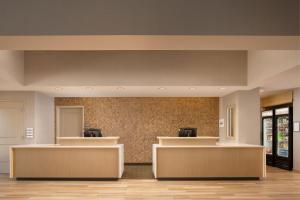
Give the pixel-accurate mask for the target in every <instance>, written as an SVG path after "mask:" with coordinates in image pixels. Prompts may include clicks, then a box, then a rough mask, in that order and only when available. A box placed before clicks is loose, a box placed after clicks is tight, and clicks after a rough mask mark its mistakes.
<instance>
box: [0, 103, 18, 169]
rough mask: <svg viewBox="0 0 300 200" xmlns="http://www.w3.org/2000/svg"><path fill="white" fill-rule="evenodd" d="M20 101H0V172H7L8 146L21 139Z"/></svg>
mask: <svg viewBox="0 0 300 200" xmlns="http://www.w3.org/2000/svg"><path fill="white" fill-rule="evenodd" d="M23 107H24V106H23V103H22V102H8V101H2V102H1V101H0V173H8V172H9V146H11V145H16V144H20V143H22V141H23V130H24V108H23Z"/></svg>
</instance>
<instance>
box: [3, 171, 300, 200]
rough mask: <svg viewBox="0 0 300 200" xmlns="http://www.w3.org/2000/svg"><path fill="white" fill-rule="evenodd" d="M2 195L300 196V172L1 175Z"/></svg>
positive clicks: (61, 199)
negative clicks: (196, 176)
mask: <svg viewBox="0 0 300 200" xmlns="http://www.w3.org/2000/svg"><path fill="white" fill-rule="evenodd" d="M0 199H6V200H9V199H30V200H44V199H50V200H69V199H72V200H77V199H84V200H89V199H101V200H106V199H109V200H114V199H120V200H123V199H138V200H142V199H148V200H150V199H151V200H153V199H159V200H171V199H176V200H179V199H185V200H187V199H194V200H195V199H209V200H211V199H243V200H244V199H252V200H253V199H258V200H267V199H275V200H278V199H282V200H288V199H300V173H296V172H288V171H284V170H280V169H276V168H270V167H268V177H267V178H266V179H264V180H262V181H259V180H243V181H240V180H239V181H233V180H230V181H229V180H213V181H212V180H207V181H205V180H202V181H157V180H153V179H144V180H141V179H135V180H134V179H121V180H119V181H108V182H106V181H15V180H10V179H9V178H8V177H7V176H1V178H0Z"/></svg>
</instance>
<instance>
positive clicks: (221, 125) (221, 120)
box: [219, 119, 225, 128]
mask: <svg viewBox="0 0 300 200" xmlns="http://www.w3.org/2000/svg"><path fill="white" fill-rule="evenodd" d="M224 121H225V120H224V119H219V127H220V128H223V127H224Z"/></svg>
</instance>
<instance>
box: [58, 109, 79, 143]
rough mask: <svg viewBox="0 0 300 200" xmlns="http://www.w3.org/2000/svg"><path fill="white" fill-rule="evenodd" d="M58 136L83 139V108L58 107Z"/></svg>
mask: <svg viewBox="0 0 300 200" xmlns="http://www.w3.org/2000/svg"><path fill="white" fill-rule="evenodd" d="M57 112H58V115H57V126H58V127H57V136H58V137H81V136H82V132H83V107H67V106H66V107H58V109H57Z"/></svg>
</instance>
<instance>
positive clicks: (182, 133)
mask: <svg viewBox="0 0 300 200" xmlns="http://www.w3.org/2000/svg"><path fill="white" fill-rule="evenodd" d="M178 136H179V137H197V128H180V129H179V132H178Z"/></svg>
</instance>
